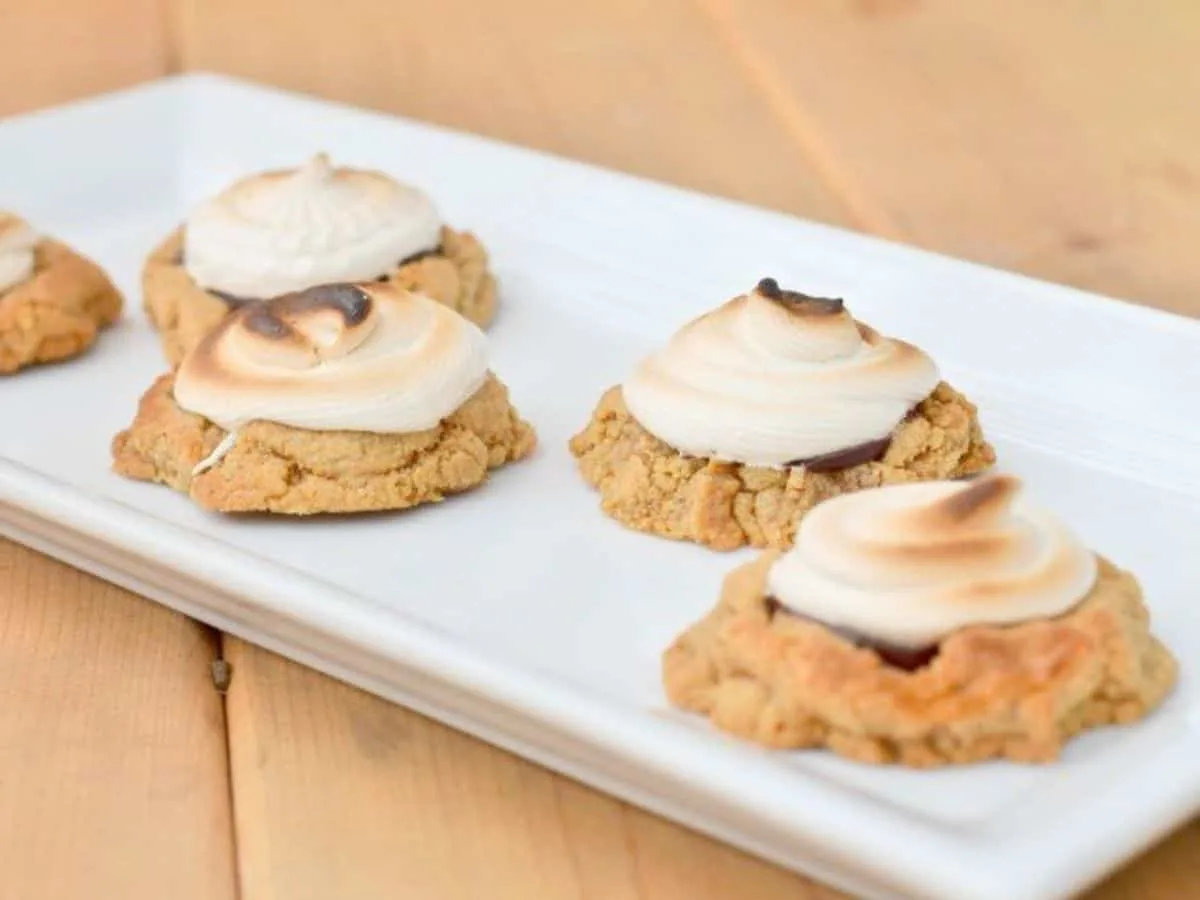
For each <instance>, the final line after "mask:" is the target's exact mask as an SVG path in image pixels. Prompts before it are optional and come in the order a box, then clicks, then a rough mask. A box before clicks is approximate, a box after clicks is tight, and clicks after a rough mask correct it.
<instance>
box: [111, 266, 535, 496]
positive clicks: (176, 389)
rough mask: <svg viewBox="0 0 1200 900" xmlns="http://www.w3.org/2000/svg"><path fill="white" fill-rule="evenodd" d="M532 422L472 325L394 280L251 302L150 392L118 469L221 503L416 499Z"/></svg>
mask: <svg viewBox="0 0 1200 900" xmlns="http://www.w3.org/2000/svg"><path fill="white" fill-rule="evenodd" d="M535 443H536V438H535V435H534V431H533V429H532V427H530V425H529V424H528V423H526V422H524V421H523V420H522V419H521V418H520V416H519V415H518V414H517V412H516V410H515V409H514V408H513V405H512V403H511V402H510V400H509V396H508V390H507V388H506V387H505V386H504V385H503V384H502V383H501V382H500V381H499V380H498V379H497V378H496V376H495V375H494V374H492V373H491V372H490V370H489V369H488V364H487V358H486V339H485V338H484V337H483V335H482V333H481V332H480V331H479V329H478V328H477V327H475V326H474V325H472V324H471V323H469V322H467V321H466V320H465V319H463V318H462V317H460V316H458V315H457V314H456V313H454V312H452V311H450V310H449V309H447V308H445V307H443V306H440V305H439V304H437V303H435V302H433V301H432V300H430V299H428V298H427V297H424V296H422V295H417V294H412V293H409V292H406V291H402V290H400V289H398V288H395V287H394V286H392V285H384V284H372V285H360V286H352V285H333V286H324V287H320V288H314V289H310V290H308V291H303V292H299V293H297V294H293V295H287V296H285V297H282V298H277V299H276V300H273V301H271V302H269V303H260V304H253V305H249V306H246V307H244V308H242V309H240V310H238V311H237V312H235V313H233V314H232V315H230V316H229V317H227V318H226V319H225V321H224V322H222V323H221V325H220V326H218V328H217V329H216V330H215V331H213V332H211V333H210V334H209V335H208V336H207V337H206V338H205V339H203V340H202V341H201V342H200V344H199V345H198V346H197V347H196V349H195V350H193V351H192V352H191V353H190V354H189V355H188V356H187V357H185V359H184V361H183V363H182V365H181V366H180V367H179V369H178V371H177V372H176V373H172V374H168V375H164V376H162V377H160V378H159V379H158V380H157V381H156V382H155V383H154V385H152V386H151V388H150V389H149V391H148V392H147V393H146V394H145V396H144V397H143V398H142V400H141V403H140V405H139V408H138V413H137V416H136V418H135V420H134V422H133V424H132V425H131V426H130V428H129V429H127V430H125V431H123V432H121V433H120V434H119V435H117V437H116V438H115V439H114V441H113V447H112V452H113V466H114V469H115V471H117V472H118V473H120V474H122V475H125V476H127V477H130V478H135V479H140V480H144V481H155V482H160V483H162V484H166V485H169V486H170V487H173V488H175V489H176V490H178V491H182V492H183V493H186V494H187V495H188V496H189V497H191V498H192V499H193V500H194V501H195V502H196V503H198V504H199V505H201V506H203V507H204V508H206V509H210V510H214V511H218V512H255V511H257V512H271V513H283V514H289V515H310V514H317V513H350V512H366V511H371V510H387V509H391V510H395V509H406V508H409V507H413V506H417V505H420V504H425V503H434V502H438V501H440V500H442V499H444V498H445V497H448V496H450V495H451V494H456V493H461V492H463V491H466V490H469V489H471V488H474V487H476V486H478V485H480V484H482V483H483V482H485V481H486V480H487V478H488V473H489V472H490V471H491V470H493V469H496V468H498V467H500V466H503V465H505V464H506V463H509V462H514V461H516V460H520V459H523V458H525V457H527V456H528V455H529V454H530V453H532V452H533V449H534V446H535Z"/></svg>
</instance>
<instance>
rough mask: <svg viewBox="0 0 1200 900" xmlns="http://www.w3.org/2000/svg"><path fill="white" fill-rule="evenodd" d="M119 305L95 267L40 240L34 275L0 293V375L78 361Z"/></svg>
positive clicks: (116, 295)
mask: <svg viewBox="0 0 1200 900" xmlns="http://www.w3.org/2000/svg"><path fill="white" fill-rule="evenodd" d="M121 303H122V300H121V294H120V292H119V291H118V290H117V289H116V288H115V287H114V286H113V283H112V282H111V281H110V280H109V278H108V276H107V275H106V274H105V273H104V271H103V270H102V269H101V268H100V267H99V266H98V265H96V263H94V262H92V261H91V260H90V259H88V258H87V257H84V256H81V255H80V254H78V253H76V252H75V251H74V250H72V249H71V248H70V247H68V246H66V245H65V244H62V243H60V242H58V241H55V240H51V239H49V238H43V239H42V240H40V241H39V242H38V244H37V246H36V247H35V248H34V271H33V275H32V276H31V277H30V278H29V279H27V280H25V281H23V282H21V283H19V284H16V285H13V286H12V287H11V288H9V289H8V290H7V291H3V292H0V375H4V374H9V373H12V372H15V371H17V370H18V369H21V368H24V367H25V366H30V365H34V364H37V363H48V362H56V361H58V360H63V359H68V358H70V357H72V356H78V355H79V354H81V353H83V352H84V351H85V350H87V349H88V347H90V346H91V345H92V344H93V343H94V342H95V340H96V336H97V334H99V332H100V330H101V329H102V328H106V327H108V326H109V325H111V324H113V323H114V322H116V321H117V319H118V318H119V317H120V315H121Z"/></svg>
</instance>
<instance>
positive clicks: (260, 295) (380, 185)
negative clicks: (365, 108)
mask: <svg viewBox="0 0 1200 900" xmlns="http://www.w3.org/2000/svg"><path fill="white" fill-rule="evenodd" d="M440 240H441V220H440V219H439V217H438V214H437V210H436V209H434V206H433V203H432V201H431V200H430V199H429V197H427V196H426V195H425V194H424V193H422V192H421V191H419V190H417V189H416V188H413V187H409V186H408V185H403V184H400V183H398V182H396V181H394V180H393V179H391V178H389V177H388V176H387V175H384V174H383V173H381V172H371V171H362V170H356V169H341V168H339V169H335V168H334V167H333V166H332V165H331V164H330V162H329V159H328V157H326V156H325V155H324V154H321V155H319V156H316V157H314V158H313V159H312V160H311V161H310V162H309V163H308V164H307V165H305V166H303V167H301V168H299V169H295V170H291V171H285V172H264V173H262V174H259V175H254V176H251V177H249V178H245V179H242V180H241V181H238V182H237V183H235V184H234V185H233V186H231V187H230V188H228V189H227V190H226V191H224V192H223V193H221V194H219V195H218V196H216V197H214V198H212V199H211V200H209V201H207V202H206V203H203V204H201V205H200V206H199V207H198V208H197V209H196V210H195V211H194V212H193V213H192V215H191V216H190V217H189V218H188V221H187V224H186V227H185V229H184V256H183V258H184V266H185V267H186V269H187V271H188V273H189V274H190V275H191V276H192V278H193V280H195V282H196V283H197V284H198V285H200V286H201V287H202V288H205V289H209V290H216V291H221V292H223V293H226V294H230V295H232V296H235V297H244V298H251V299H265V298H268V297H275V296H278V295H280V294H285V293H288V292H289V291H300V290H304V289H305V288H309V287H313V286H314V285H318V284H333V283H335V282H354V281H370V280H372V279H374V278H378V277H379V276H380V275H382V274H384V273H385V272H388V271H389V270H391V269H392V268H394V267H395V266H396V265H397V264H398V263H399V262H400V261H401V260H402V259H406V258H408V257H409V256H412V255H414V254H416V253H421V252H423V251H426V250H433V249H434V248H436V247H437V246H438V243H439V242H440Z"/></svg>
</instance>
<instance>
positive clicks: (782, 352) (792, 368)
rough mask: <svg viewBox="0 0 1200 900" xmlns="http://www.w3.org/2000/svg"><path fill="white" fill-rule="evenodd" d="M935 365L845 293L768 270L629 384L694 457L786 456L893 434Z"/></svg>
mask: <svg viewBox="0 0 1200 900" xmlns="http://www.w3.org/2000/svg"><path fill="white" fill-rule="evenodd" d="M938 379H939V375H938V370H937V367H936V366H935V365H934V364H933V361H932V360H930V358H929V357H928V356H926V355H925V354H924V353H922V352H921V351H920V350H918V349H917V348H916V347H913V346H912V345H910V344H906V343H904V342H903V341H897V340H892V339H890V338H885V337H882V336H880V335H879V334H877V333H876V332H874V331H872V330H871V329H870V328H868V327H866V326H865V325H862V324H860V323H858V322H855V320H854V319H853V318H852V317H851V316H850V314H849V313H848V312H847V311H846V310H845V308H844V306H843V305H842V301H841V300H833V299H826V298H821V297H809V296H807V295H804V294H799V293H796V292H794V291H785V290H782V289H780V287H779V285H778V284H776V283H775V281H774V280H773V279H769V278H766V279H763V280H762V281H761V282H759V284H758V286H757V287H756V288H755V289H754V291H752V292H751V293H749V294H745V295H743V296H740V297H735V298H734V299H733V300H731V301H729V302H728V303H726V304H725V305H723V306H721V307H719V308H718V309H716V310H714V311H713V312H710V313H708V314H707V315H704V316H701V317H700V318H699V319H696V320H695V321H693V322H690V323H689V324H687V325H686V326H684V327H683V329H681V330H680V331H679V332H678V333H677V334H676V335H675V336H674V337H673V338H672V339H671V340H670V341H669V342H668V343H667V345H666V346H665V347H663V348H662V349H661V350H659V351H658V352H656V353H654V354H653V355H651V356H650V357H648V358H647V359H645V360H643V361H642V363H641V364H640V365H638V367H637V368H636V369H635V370H634V372H633V375H632V376H631V377H630V378H629V380H628V381H626V382H625V384H624V395H625V403H626V405H627V406H628V407H629V411H630V412H631V413H633V415H634V417H635V418H636V419H637V420H638V421H639V422H640V423H641V424H642V426H643V427H644V428H646V429H647V430H648V431H650V432H651V433H652V434H654V435H656V436H657V437H658V438H660V439H661V440H663V441H666V442H667V443H668V444H670V445H671V446H672V447H674V448H675V449H676V450H679V451H681V452H683V453H688V454H691V455H693V456H704V457H711V458H715V459H722V460H730V461H734V462H740V463H748V464H751V465H758V466H772V467H779V466H783V465H785V464H787V463H789V462H791V461H793V460H798V459H808V458H812V457H817V456H822V455H825V454H829V453H834V452H836V451H839V450H844V449H846V448H848V447H855V446H858V445H861V444H865V443H868V442H870V441H875V440H879V439H881V438H884V437H887V436H888V435H890V434H891V432H892V431H893V430H894V429H895V428H896V426H897V425H898V424H899V423H900V421H901V420H902V419H903V418H904V416H905V415H906V414H907V413H908V411H909V410H910V409H911V408H912V407H913V406H915V405H916V404H917V403H919V402H920V401H921V400H923V399H925V398H926V397H927V396H929V394H930V393H931V392H932V391H933V389H934V388H935V387H936V386H937V383H938Z"/></svg>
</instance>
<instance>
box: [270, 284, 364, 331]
mask: <svg viewBox="0 0 1200 900" xmlns="http://www.w3.org/2000/svg"><path fill="white" fill-rule="evenodd" d="M371 303H372V300H371V295H370V294H368V293H367V292H366V291H364V290H363V289H362V288H360V287H358V286H356V285H353V284H322V285H318V286H317V287H311V288H308V289H307V290H304V291H297V292H296V293H294V294H284V295H283V296H282V297H277V298H276V299H275V300H272V301H271V303H270V306H271V307H272V308H273V309H274V311H275V312H276V313H277V314H280V315H285V316H286V315H304V314H306V313H311V312H319V311H323V310H328V311H329V312H335V313H338V314H339V315H340V316H341V317H342V321H343V322H344V323H345V324H346V327H347V328H353V327H354V326H355V325H361V324H362V323H363V322H365V321H366V320H367V317H368V316H369V315H370V314H371Z"/></svg>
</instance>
